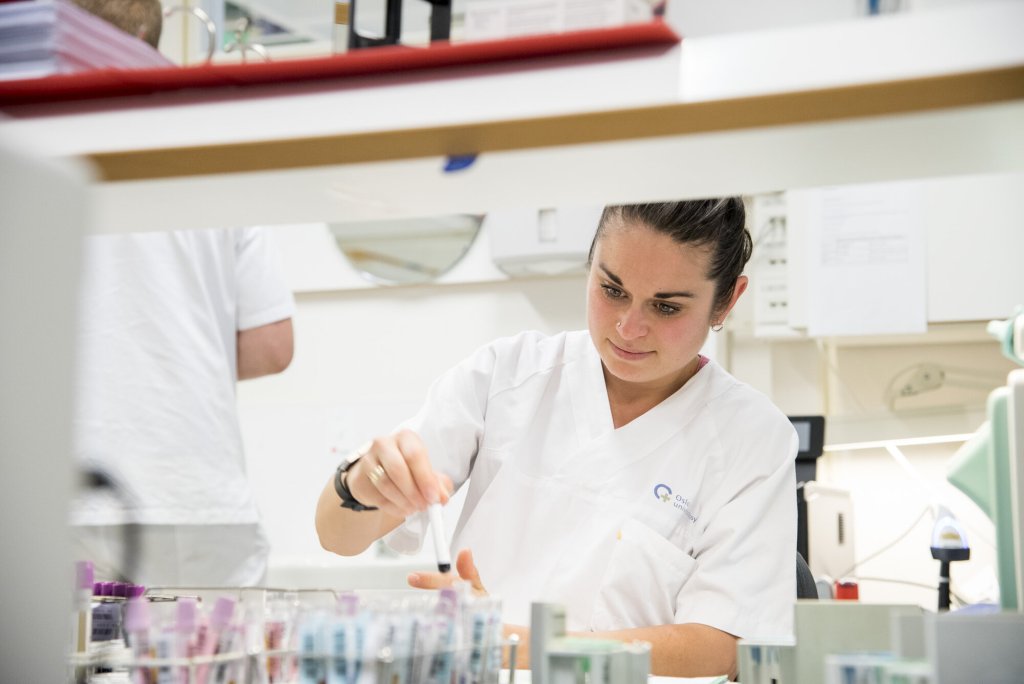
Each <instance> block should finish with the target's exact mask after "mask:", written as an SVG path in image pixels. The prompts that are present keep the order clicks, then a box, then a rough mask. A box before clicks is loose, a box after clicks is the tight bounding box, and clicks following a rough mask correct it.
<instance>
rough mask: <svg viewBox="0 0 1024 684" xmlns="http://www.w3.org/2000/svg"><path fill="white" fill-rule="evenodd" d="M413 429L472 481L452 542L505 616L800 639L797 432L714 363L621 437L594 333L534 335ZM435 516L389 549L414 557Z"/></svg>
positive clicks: (489, 363) (412, 525) (461, 372)
mask: <svg viewBox="0 0 1024 684" xmlns="http://www.w3.org/2000/svg"><path fill="white" fill-rule="evenodd" d="M407 425H408V426H409V427H411V428H412V429H414V430H416V431H417V432H418V433H419V434H420V435H421V436H422V437H423V439H424V441H425V443H426V445H427V448H428V449H429V453H430V457H431V460H432V462H433V463H434V466H435V467H436V468H437V469H438V470H440V471H441V472H444V473H447V474H448V475H449V476H451V478H452V480H453V481H454V482H455V484H456V486H457V487H458V486H460V485H462V484H463V483H465V482H466V481H467V478H469V480H468V486H469V492H468V496H467V498H466V503H465V507H464V509H463V511H462V515H461V517H460V519H459V523H458V527H457V529H456V532H455V537H454V539H453V544H452V546H453V549H455V550H458V549H461V548H470V549H472V550H473V553H474V557H475V559H476V563H477V566H478V568H479V570H480V575H481V578H482V580H483V582H484V584H485V586H486V587H487V589H488V590H489V591H490V592H491V593H493V594H497V595H499V596H500V597H501V598H502V601H503V608H504V617H505V620H506V621H507V622H510V623H513V624H524V625H526V624H529V607H530V602H531V601H554V602H559V603H561V604H563V605H565V606H566V609H567V617H568V622H569V627H570V629H575V630H588V629H589V630H609V629H622V628H629V627H640V626H650V625H659V624H669V623H688V622H696V623H702V624H706V625H710V626H712V627H716V628H718V629H721V630H724V631H726V632H729V633H731V634H734V635H737V636H741V637H745V638H772V637H779V636H784V635H788V634H790V633H791V630H792V611H793V605H792V604H793V600H794V598H795V596H796V579H795V574H796V568H795V558H796V493H795V485H796V480H795V473H794V457H795V454H796V450H797V436H796V433H795V431H794V429H793V428H792V426H791V424H790V423H789V421H788V420H787V419H786V417H785V416H784V415H783V414H782V413H780V412H779V410H778V409H777V408H775V407H774V406H773V405H772V404H771V402H770V401H768V399H767V398H766V397H764V396H763V395H761V394H760V393H758V392H756V391H755V390H753V389H752V388H750V387H748V386H747V385H744V384H743V383H740V382H739V381H737V380H736V379H734V378H733V377H731V376H730V375H729V374H728V373H726V372H725V371H724V370H723V369H722V368H721V367H720V366H718V365H717V364H715V363H714V362H710V363H708V364H707V365H705V366H704V367H703V368H702V369H701V370H700V371H699V372H698V373H697V374H696V375H695V376H694V377H693V378H692V379H691V380H690V381H689V382H687V383H686V385H685V386H684V387H682V388H681V389H680V390H679V391H677V392H676V393H675V394H673V395H672V396H671V397H669V398H668V399H666V400H665V401H664V402H662V403H661V404H660V405H658V406H656V407H655V408H653V409H651V410H650V411H648V412H647V413H646V414H644V415H642V416H640V417H639V418H637V419H635V420H634V421H632V422H631V423H629V424H628V425H625V426H623V427H621V428H619V429H617V430H616V429H614V427H613V424H612V417H611V410H610V408H609V404H608V395H607V392H606V388H605V384H604V377H603V374H602V369H601V360H600V357H599V356H598V354H597V351H596V349H595V348H594V346H593V343H592V342H591V339H590V336H589V334H588V333H587V332H586V331H580V332H571V333H563V334H559V335H556V336H552V337H546V336H543V335H541V334H539V333H523V334H520V335H518V336H516V337H513V338H507V339H502V340H498V341H497V342H494V343H492V344H490V345H487V346H485V347H483V348H481V349H480V350H478V351H477V352H476V353H475V354H474V355H473V356H471V357H470V358H469V359H467V360H466V361H464V362H463V363H461V364H460V365H458V366H456V367H455V368H453V369H452V370H450V371H449V372H447V373H446V374H445V375H443V376H442V377H440V378H439V379H438V380H437V381H436V382H435V384H434V385H433V387H432V388H431V391H430V393H429V396H428V399H427V401H426V404H425V405H424V407H423V408H422V410H421V411H420V412H419V413H418V414H417V415H416V417H415V418H414V419H413V420H412V421H410V422H409V423H408V424H407ZM470 475H471V476H472V477H470ZM424 524H425V523H424V520H423V518H422V516H420V517H416V518H411V519H410V520H408V521H407V522H406V523H405V524H404V525H403V526H401V527H399V528H398V529H397V530H396V531H395V532H393V533H392V534H391V535H390V537H389V538H388V542H389V543H390V544H391V545H392V546H393V547H394V548H396V549H398V550H400V551H406V552H411V551H416V550H417V549H418V548H419V546H420V544H421V543H422V538H423V532H424V529H423V528H424Z"/></svg>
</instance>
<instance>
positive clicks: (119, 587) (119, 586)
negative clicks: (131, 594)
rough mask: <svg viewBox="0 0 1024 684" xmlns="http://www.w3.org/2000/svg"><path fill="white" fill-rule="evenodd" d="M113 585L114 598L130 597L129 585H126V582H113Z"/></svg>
mask: <svg viewBox="0 0 1024 684" xmlns="http://www.w3.org/2000/svg"><path fill="white" fill-rule="evenodd" d="M112 584H113V585H114V586H113V595H114V596H127V595H128V585H127V584H126V583H124V582H112Z"/></svg>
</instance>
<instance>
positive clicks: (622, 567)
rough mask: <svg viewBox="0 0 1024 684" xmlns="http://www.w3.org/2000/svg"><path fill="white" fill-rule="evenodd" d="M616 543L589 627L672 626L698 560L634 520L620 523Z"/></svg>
mask: <svg viewBox="0 0 1024 684" xmlns="http://www.w3.org/2000/svg"><path fill="white" fill-rule="evenodd" d="M614 543H615V546H614V548H613V549H612V552H611V556H610V558H609V561H608V567H607V570H606V571H605V574H604V579H603V581H602V582H601V587H600V589H599V590H598V596H597V602H596V605H595V607H594V613H593V616H592V618H591V628H592V629H594V630H598V631H600V630H610V629H625V628H629V627H644V626H650V625H663V624H671V623H673V622H674V621H675V612H676V599H677V597H678V595H679V591H680V590H681V589H682V587H683V585H684V584H685V583H686V582H687V580H689V578H690V575H691V574H693V570H694V567H695V564H696V561H694V559H693V558H691V557H690V556H689V555H688V554H687V553H686V552H685V551H683V550H682V549H680V548H679V547H678V546H676V545H675V544H673V543H672V542H670V541H669V540H668V539H666V538H665V537H663V536H661V535H660V534H659V533H658V532H656V531H654V530H653V529H651V528H650V527H648V526H647V525H645V524H643V523H641V522H639V521H637V520H635V519H632V518H629V519H627V520H626V521H625V522H624V523H623V524H622V527H621V528H620V531H619V533H618V534H617V535H616V541H615V542H614Z"/></svg>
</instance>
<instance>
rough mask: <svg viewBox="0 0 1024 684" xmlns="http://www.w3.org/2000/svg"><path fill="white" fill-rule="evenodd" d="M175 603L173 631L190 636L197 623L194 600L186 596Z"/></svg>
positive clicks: (197, 614)
mask: <svg viewBox="0 0 1024 684" xmlns="http://www.w3.org/2000/svg"><path fill="white" fill-rule="evenodd" d="M177 603H178V609H177V616H176V617H177V619H176V620H175V623H174V631H176V632H181V633H183V634H191V633H192V632H194V631H195V630H196V623H197V622H198V621H199V619H198V618H199V610H198V606H197V605H196V600H195V599H194V598H190V597H187V596H186V597H182V598H179V599H178V601H177Z"/></svg>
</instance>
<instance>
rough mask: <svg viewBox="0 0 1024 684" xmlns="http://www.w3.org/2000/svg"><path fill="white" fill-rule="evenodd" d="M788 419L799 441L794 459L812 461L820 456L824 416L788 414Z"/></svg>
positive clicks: (823, 444)
mask: <svg viewBox="0 0 1024 684" xmlns="http://www.w3.org/2000/svg"><path fill="white" fill-rule="evenodd" d="M789 421H790V422H791V423H793V428H794V429H796V435H797V438H798V439H799V442H800V446H799V447H798V449H799V450H798V451H797V454H796V460H798V461H813V460H814V459H816V458H818V457H819V456H821V453H822V450H823V449H824V447H825V417H824V416H789Z"/></svg>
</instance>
